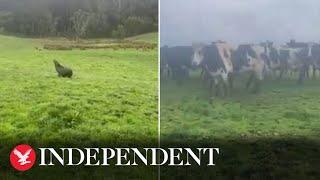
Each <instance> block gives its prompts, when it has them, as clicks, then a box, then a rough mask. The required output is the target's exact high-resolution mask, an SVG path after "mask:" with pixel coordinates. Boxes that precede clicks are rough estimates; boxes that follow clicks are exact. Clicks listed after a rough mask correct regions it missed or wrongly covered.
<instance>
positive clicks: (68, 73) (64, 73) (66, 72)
mask: <svg viewBox="0 0 320 180" xmlns="http://www.w3.org/2000/svg"><path fill="white" fill-rule="evenodd" d="M53 63H54V66H55V68H56V71H57V73H58V76H59V77H68V78H71V77H72V75H73V72H72V70H71V69H70V68H67V67H64V66H62V65H61V64H60V63H58V61H56V60H53Z"/></svg>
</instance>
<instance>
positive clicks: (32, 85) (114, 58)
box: [0, 35, 158, 179]
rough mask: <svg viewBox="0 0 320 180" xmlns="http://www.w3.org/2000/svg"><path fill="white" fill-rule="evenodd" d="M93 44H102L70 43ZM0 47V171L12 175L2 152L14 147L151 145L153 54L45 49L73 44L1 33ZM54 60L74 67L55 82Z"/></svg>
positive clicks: (155, 92)
mask: <svg viewBox="0 0 320 180" xmlns="http://www.w3.org/2000/svg"><path fill="white" fill-rule="evenodd" d="M149 36H150V35H146V36H141V38H142V39H148V37H149ZM94 41H99V42H100V41H103V40H82V41H81V42H77V43H89V42H90V44H92V43H94ZM0 42H1V43H0V144H1V146H0V152H1V155H0V159H1V161H2V163H0V164H1V169H2V170H4V169H11V168H10V165H9V162H8V154H9V152H10V150H11V148H13V147H14V145H15V144H20V143H29V144H30V145H32V146H34V147H37V146H48V145H49V146H50V145H52V146H54V145H57V146H58V147H59V145H68V144H69V145H73V146H76V147H81V146H92V145H94V146H98V145H100V146H102V145H105V146H109V147H111V146H112V145H111V143H114V144H118V145H119V146H127V145H129V144H131V145H133V144H136V145H137V146H139V144H150V145H151V144H156V143H157V119H158V112H157V110H158V107H157V106H158V96H157V95H158V86H157V84H158V77H157V65H158V61H157V49H146V50H137V49H130V48H129V49H118V50H113V49H86V50H80V49H73V50H44V49H42V47H43V45H44V44H48V43H56V44H57V42H59V43H60V44H68V43H69V44H70V43H73V42H71V41H68V40H66V39H63V38H57V39H55V38H50V39H28V38H17V37H12V36H4V35H0ZM150 42H153V43H157V42H156V41H155V39H150ZM131 43H135V41H132V42H131ZM53 59H56V60H58V61H59V62H60V63H61V64H63V65H65V66H67V67H70V68H72V69H73V72H74V76H73V77H72V79H68V78H59V77H58V76H57V73H56V71H55V68H54V64H53V62H52V60H53ZM4 144H6V146H3V145H4ZM60 147H61V146H60ZM3 162H5V163H3ZM63 171H64V170H61V171H60V172H63ZM76 171H77V170H75V171H72V173H71V174H69V176H67V175H65V176H64V177H65V178H68V177H72V176H73V175H74V173H73V172H76ZM104 171H105V170H103V171H102V172H104ZM42 172H44V170H43V171H42ZM30 173H31V174H32V172H30ZM34 173H35V174H36V172H34ZM49 173H50V174H52V172H50V171H49ZM81 173H83V174H84V172H81ZM137 173H138V174H139V171H138V172H137ZM0 174H1V177H2V173H0ZM9 174H10V173H9ZM54 174H59V173H54ZM98 174H99V173H98ZM101 174H102V175H103V174H104V173H100V175H101ZM146 174H147V173H146ZM42 175H43V176H46V175H47V174H45V173H43V174H42ZM113 175H114V174H113ZM113 175H112V174H110V176H109V177H111V178H112V177H114V176H113ZM13 177H16V176H13ZM17 177H18V176H17ZM27 177H29V178H30V179H32V178H33V177H35V176H26V177H24V179H28V178H27ZM53 177H55V176H53ZM102 177H103V176H102ZM11 178H12V177H11ZM11 178H9V179H11ZM56 178H59V177H56Z"/></svg>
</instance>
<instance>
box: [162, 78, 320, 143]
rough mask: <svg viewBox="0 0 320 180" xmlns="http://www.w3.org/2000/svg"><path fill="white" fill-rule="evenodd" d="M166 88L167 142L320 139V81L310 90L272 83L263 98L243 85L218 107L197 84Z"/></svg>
mask: <svg viewBox="0 0 320 180" xmlns="http://www.w3.org/2000/svg"><path fill="white" fill-rule="evenodd" d="M243 80H244V79H243ZM243 80H242V81H241V82H243ZM161 87H162V89H161V94H162V96H161V117H162V121H161V132H162V134H163V137H166V136H167V135H170V134H172V133H174V134H179V133H181V134H188V135H195V136H197V137H198V138H202V137H208V136H209V137H212V138H237V137H241V136H245V137H277V138H282V137H291V136H302V137H308V138H315V139H317V138H318V137H319V135H320V121H319V119H320V99H319V98H317V97H319V95H320V81H319V80H308V81H306V82H305V84H304V85H298V84H297V83H296V81H294V80H281V81H276V80H272V81H271V80H266V82H264V83H263V85H262V92H261V93H259V94H251V93H249V92H247V91H246V90H245V89H244V84H242V85H241V84H239V79H238V84H236V89H234V90H233V92H232V95H231V96H230V97H225V98H221V97H216V98H215V99H214V100H213V103H212V104H211V103H210V102H209V92H208V89H207V88H206V87H204V84H203V83H202V82H201V80H199V79H197V78H194V79H191V80H189V81H188V82H186V83H185V84H183V85H181V86H178V85H176V84H175V82H172V81H170V82H163V83H162V84H161ZM181 127H183V128H181Z"/></svg>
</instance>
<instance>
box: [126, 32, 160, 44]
mask: <svg viewBox="0 0 320 180" xmlns="http://www.w3.org/2000/svg"><path fill="white" fill-rule="evenodd" d="M126 39H127V40H132V41H143V42H148V43H158V33H157V32H152V33H146V34H141V35H137V36H133V37H129V38H126Z"/></svg>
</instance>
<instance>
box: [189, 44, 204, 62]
mask: <svg viewBox="0 0 320 180" xmlns="http://www.w3.org/2000/svg"><path fill="white" fill-rule="evenodd" d="M192 48H193V55H192V60H191V64H192V66H199V65H200V64H201V63H202V61H203V59H204V48H205V45H204V44H201V43H193V44H192Z"/></svg>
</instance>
